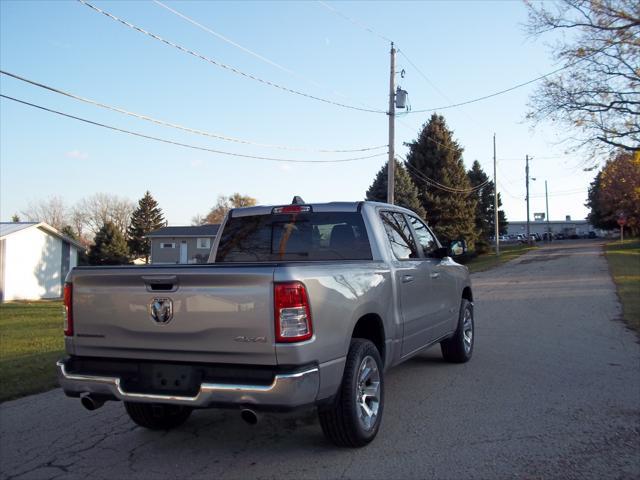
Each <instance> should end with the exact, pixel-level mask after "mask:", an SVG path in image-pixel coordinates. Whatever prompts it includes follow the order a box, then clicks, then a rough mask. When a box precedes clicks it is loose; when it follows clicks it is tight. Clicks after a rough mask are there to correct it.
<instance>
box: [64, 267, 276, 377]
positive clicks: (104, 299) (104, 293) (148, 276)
mask: <svg viewBox="0 0 640 480" xmlns="http://www.w3.org/2000/svg"><path fill="white" fill-rule="evenodd" d="M273 273H274V266H273V265H264V266H255V265H251V266H244V267H243V266H238V265H234V266H233V267H228V266H224V265H202V266H176V267H172V266H170V267H161V268H158V267H112V268H104V267H103V268H86V269H84V268H80V269H76V270H74V271H73V273H72V275H71V277H70V280H71V282H72V283H73V318H74V335H73V338H72V340H71V351H72V352H73V354H75V355H81V356H96V357H116V358H140V359H162V360H172V361H185V362H207V363H218V362H220V363H235V364H256V365H275V364H276V363H277V362H276V354H275V340H274V324H273V307H272V305H273ZM154 303H157V305H156V310H155V311H156V318H153V315H152V311H153V304H154ZM160 306H164V309H163V308H159V307H160ZM169 306H170V308H171V312H170V314H169V313H168V311H167V310H168V308H169ZM159 312H160V315H158V313H159ZM163 313H164V318H163V315H162V314H163ZM168 317H171V318H170V319H168V320H167V321H166V322H162V320H164V319H166V318H168Z"/></svg>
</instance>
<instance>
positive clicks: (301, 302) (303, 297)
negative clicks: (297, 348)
mask: <svg viewBox="0 0 640 480" xmlns="http://www.w3.org/2000/svg"><path fill="white" fill-rule="evenodd" d="M274 304H275V321H276V342H286V343H291V342H302V341H304V340H309V339H310V338H311V337H312V336H313V328H312V326H311V310H310V309H309V297H308V296H307V289H306V288H305V287H304V285H303V284H302V283H300V282H286V283H276V284H275V286H274Z"/></svg>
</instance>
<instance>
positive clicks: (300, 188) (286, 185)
mask: <svg viewBox="0 0 640 480" xmlns="http://www.w3.org/2000/svg"><path fill="white" fill-rule="evenodd" d="M163 2H164V4H165V5H167V6H169V7H171V8H174V9H175V10H177V11H179V12H180V13H182V14H183V15H186V16H188V17H189V18H191V19H192V20H194V21H196V22H198V23H200V24H201V25H203V26H205V27H207V28H208V29H209V30H211V31H214V32H216V33H217V34H219V35H222V36H224V37H225V38H228V39H230V40H231V41H233V42H235V43H236V44H237V45H240V46H241V47H243V49H242V48H239V47H238V46H234V45H231V44H230V43H227V42H225V41H223V40H222V39H221V38H219V37H218V36H216V35H214V34H212V33H210V32H206V31H204V30H202V29H200V28H198V27H196V26H195V25H194V24H192V23H190V22H188V21H186V20H185V19H183V18H180V17H178V16H177V15H175V14H173V13H172V12H170V11H168V10H167V9H165V8H163V7H162V6H161V5H159V4H157V3H154V2H153V1H136V2H130V1H124V0H122V1H110V2H107V1H102V0H95V1H91V3H92V4H94V5H95V6H97V7H98V8H101V9H103V10H105V11H108V12H109V13H111V14H113V15H115V16H117V17H120V18H122V19H123V20H126V21H128V22H130V23H132V24H135V25H136V26H139V27H140V28H143V29H145V30H147V31H149V32H152V33H154V34H157V35H159V36H161V37H163V38H165V39H166V40H169V41H171V42H173V43H175V44H178V45H180V46H182V47H184V48H186V49H189V50H191V51H194V52H196V53H198V54H201V55H202V56H205V57H207V58H209V59H212V60H215V61H216V62H221V63H224V64H226V65H229V66H232V67H234V68H235V69H237V70H239V71H242V72H244V73H247V74H250V75H252V76H254V77H256V78H259V79H262V80H265V81H268V82H272V83H275V84H278V85H281V86H283V87H286V88H288V89H292V90H296V91H299V92H303V93H305V94H307V95H311V96H316V97H320V98H323V99H328V100H330V101H333V102H337V103H343V104H347V105H350V106H356V107H359V108H365V109H373V110H380V111H385V110H386V109H387V106H388V88H389V50H390V45H389V42H388V39H391V40H393V41H394V42H395V44H396V46H397V47H398V48H399V49H400V50H401V51H402V53H403V54H404V55H402V54H399V55H398V56H397V65H396V71H397V72H398V73H397V75H396V81H397V83H398V84H399V85H401V86H402V88H403V89H405V90H407V91H408V93H409V101H410V104H411V106H412V110H420V109H430V108H437V107H441V106H445V105H449V104H452V103H458V102H462V101H465V100H469V99H473V98H476V97H480V96H483V95H486V94H490V93H493V92H496V91H499V90H503V89H506V88H509V87H511V86H513V85H516V84H519V83H521V82H525V81H527V80H530V79H532V78H535V77H537V76H539V75H542V74H545V73H547V72H550V71H552V70H554V69H556V68H557V67H558V65H557V64H556V63H554V60H553V58H552V56H551V53H550V50H549V45H548V41H549V40H550V39H534V38H531V37H529V36H528V35H527V34H526V32H525V28H524V23H525V22H526V15H527V13H526V7H525V6H524V4H523V3H522V2H519V1H512V2H511V1H500V2H483V1H472V2H462V1H458V2H331V3H328V4H327V5H328V6H329V7H330V8H328V7H327V6H326V5H324V4H323V3H321V2H315V1H305V2H271V1H259V2H250V1H242V2H223V1H219V2H204V1H195V2H186V1H183V2H175V1H168V0H167V1H164V0H163ZM332 9H334V10H337V11H338V12H340V13H342V14H343V15H346V16H348V17H349V18H350V19H351V20H352V21H349V20H347V19H345V18H343V17H341V16H340V15H339V14H337V13H336V12H335V11H332ZM246 50H250V51H251V52H253V53H254V54H255V55H254V54H250V53H248V52H247V51H246ZM405 55H406V56H405ZM258 56H260V57H262V58H258ZM407 57H408V58H409V59H410V62H409V61H407ZM411 63H413V64H415V65H416V66H417V67H418V68H419V70H420V72H422V74H424V76H425V77H426V79H425V78H424V77H423V75H421V73H420V72H419V71H418V70H416V69H415V68H414V67H413V66H412V65H411ZM274 64H277V66H275V65H274ZM0 66H1V68H2V70H5V71H8V72H11V73H14V74H17V75H20V76H23V77H26V78H28V79H30V80H34V81H36V82H39V83H43V84H46V85H49V86H52V87H55V88H58V89H61V90H65V91H68V92H71V93H73V94H75V95H79V96H82V97H87V98H90V99H93V100H96V101H99V102H101V103H104V104H108V105H111V106H117V107H119V108H121V109H125V110H127V111H131V112H135V113H139V114H143V115H147V116H150V117H154V118H157V119H161V120H163V121H166V122H170V123H174V124H179V125H182V126H185V127H189V128H192V129H198V130H202V131H207V132H215V133H216V134H219V135H223V136H227V137H234V138H238V139H242V140H246V141H249V142H252V143H254V144H255V143H257V144H262V145H254V144H244V143H236V142H227V141H223V140H219V139H215V138H211V137H207V136H202V135H195V134H192V133H189V132H186V131H182V130H177V129H174V128H170V127H166V126H162V125H156V124H153V123H150V122H147V121H144V120H141V119H138V118H133V117H131V116H127V115H123V114H121V113H117V112H113V111H108V110H105V109H101V108H99V107H96V106H93V105H88V104H85V103H81V102H78V101H77V100H74V99H71V98H67V97H64V96H61V95H59V94H56V93H53V92H49V91H46V90H43V89H41V88H38V87H35V86H32V85H29V84H26V83H23V82H21V81H18V80H16V79H13V78H9V77H7V76H5V75H2V76H0V92H1V93H2V94H3V95H7V96H11V97H14V98H18V99H20V100H24V101H27V102H30V103H33V104H37V105H40V106H44V107H46V108H50V109H54V110H58V111H61V112H64V113H66V114H70V115H74V116H78V117H82V118H86V119H89V120H91V121H94V122H99V123H103V124H107V125H110V126H114V127H117V128H120V129H126V130H131V131H135V132H138V133H141V134H144V135H149V136H154V137H158V138H163V139H166V140H170V141H173V142H179V143H184V144H189V145H193V146H198V147H204V148H208V149H213V150H218V151H224V152H231V153H236V154H241V155H253V156H262V157H271V158H279V159H290V160H312V161H317V160H335V159H347V158H353V157H362V156H369V155H376V154H379V155H378V156H376V157H373V158H368V159H361V160H355V161H350V162H339V163H326V162H325V163H293V162H283V161H266V160H259V159H249V158H243V157H237V156H229V155H223V154H219V153H212V152H209V151H202V150H196V149H190V148H184V147H181V146H177V145H171V144H167V143H161V142H157V141H153V140H149V139H145V138H139V137H135V136H131V135H128V134H125V133H121V132H117V131H113V130H108V129H105V128H101V127H97V126H94V125H89V124H86V123H82V122H79V121H77V120H74V119H70V118H65V117H61V116H59V115H55V114H52V113H49V112H45V111H41V110H38V109H34V108H32V107H29V106H25V105H22V104H17V103H15V102H12V101H10V100H7V99H1V100H0V190H1V192H0V219H1V220H2V221H9V220H10V218H11V216H12V215H13V214H14V213H18V214H19V215H20V212H21V211H24V210H25V209H27V208H28V205H29V204H30V202H37V201H39V200H43V199H47V198H49V197H51V196H59V197H62V198H63V199H64V201H65V202H66V203H67V204H68V205H73V204H74V203H75V202H77V201H78V200H80V199H82V198H83V197H86V196H89V195H92V194H94V193H97V192H106V193H111V194H115V195H119V196H123V197H127V198H129V199H131V200H137V199H139V198H140V197H142V195H143V194H144V192H145V191H146V190H150V191H151V193H152V195H153V196H154V197H155V198H156V199H157V200H158V202H159V204H160V206H161V207H162V209H163V211H164V213H165V217H166V219H167V220H168V222H169V224H170V225H188V224H190V223H191V219H192V218H193V217H194V216H196V215H198V214H200V215H203V214H206V213H207V211H208V210H209V209H210V208H211V207H212V206H213V205H214V203H215V201H216V198H217V197H218V196H219V195H230V194H232V193H234V192H240V193H242V194H245V195H250V196H252V197H255V198H256V199H258V202H259V203H260V204H283V203H288V202H290V201H291V198H293V196H294V195H300V196H301V197H302V198H303V199H304V200H305V201H307V202H309V203H312V202H327V201H338V200H361V199H363V198H364V196H365V193H366V190H367V188H368V187H369V185H370V184H371V183H372V182H373V179H374V177H375V175H376V173H377V172H378V170H379V169H380V168H381V167H382V166H383V165H384V164H385V163H386V161H387V157H386V155H385V152H386V151H387V150H386V149H385V148H382V149H378V150H368V151H363V152H345V153H323V152H318V151H314V150H344V149H360V148H368V147H377V146H382V145H386V144H387V143H388V131H387V128H388V118H387V115H385V114H384V113H372V112H365V111H360V110H355V109H351V108H343V107H340V106H337V105H334V104H330V103H326V102H320V101H317V100H314V99H311V98H308V97H305V96H302V95H297V94H293V93H290V92H288V91H285V90H283V89H279V88H274V87H272V86H270V85H267V84H265V83H263V82H259V81H256V80H253V79H251V78H248V77H247V76H243V75H238V74H236V73H233V72H232V71H230V70H228V69H224V68H220V67H219V66H216V65H214V64H212V63H210V62H208V61H205V60H202V59H201V58H196V57H194V56H192V55H189V54H187V53H184V52H183V51H180V50H178V49H176V48H174V47H172V46H168V45H166V44H165V43H162V42H160V41H158V40H156V39H153V38H150V37H149V36H147V35H144V34H142V33H140V32H138V31H134V30H132V29H130V28H128V27H127V26H125V25H122V24H121V23H117V22H115V21H114V20H112V19H110V18H108V17H106V16H105V15H102V14H100V13H97V12H95V11H94V10H92V9H90V8H89V7H87V6H85V5H83V4H82V3H80V2H77V1H73V0H69V1H12V0H1V1H0ZM279 67H282V68H279ZM402 70H404V77H402V76H401V74H400V72H401V71H402ZM534 89H535V84H533V85H530V86H526V87H523V88H520V89H517V90H514V91H512V92H509V93H506V94H504V95H500V96H497V97H494V98H491V99H488V100H485V101H481V102H477V103H474V104H471V105H466V106H463V107H459V108H452V109H444V110H438V113H440V114H442V115H444V117H445V119H446V122H447V124H448V126H449V128H450V129H451V130H452V131H453V132H454V138H455V139H456V140H457V141H458V142H459V144H460V145H461V146H462V147H463V148H464V162H465V165H466V166H467V168H469V167H470V166H471V164H472V162H473V161H474V160H478V161H479V162H480V164H481V165H482V167H483V169H484V170H485V172H487V174H489V175H490V176H492V175H493V143H492V142H493V140H492V139H493V135H494V133H495V135H496V144H497V158H498V164H497V175H498V190H499V192H500V193H501V195H502V200H503V208H504V209H505V211H506V215H507V219H509V220H524V219H526V203H525V155H529V156H530V157H532V158H533V160H532V161H531V165H530V171H531V177H533V178H535V180H532V181H531V185H530V189H531V219H532V220H533V213H534V212H544V211H545V198H544V193H545V185H544V183H545V180H546V181H547V182H548V192H549V216H550V218H551V219H552V220H559V219H564V218H565V215H571V217H572V218H574V219H579V218H584V217H585V216H586V214H587V209H586V208H585V206H584V202H585V198H586V192H587V188H588V185H589V182H590V181H591V180H592V179H593V176H594V174H595V172H584V171H583V168H584V166H585V165H584V164H583V159H582V157H580V156H579V155H576V154H566V153H565V150H566V145H565V144H561V143H560V141H561V140H562V138H563V137H562V135H563V134H565V133H566V132H564V131H562V129H560V127H558V126H556V125H552V124H549V125H539V126H535V127H534V126H532V125H531V124H530V123H528V122H527V121H526V120H525V115H526V112H527V103H528V99H529V95H530V94H531V93H532V92H533V91H534ZM429 116H430V113H400V114H399V115H398V116H397V121H396V138H395V148H396V152H397V153H399V154H406V152H407V148H406V147H405V146H404V143H405V142H410V141H412V140H414V139H416V138H417V135H418V133H419V131H420V129H421V127H422V125H423V124H424V123H425V122H426V121H427V120H428V118H429ZM274 144H275V145H280V146H286V147H288V148H289V149H276V148H271V147H267V146H264V145H274ZM292 147H293V148H300V149H303V150H292V149H291V148H292Z"/></svg>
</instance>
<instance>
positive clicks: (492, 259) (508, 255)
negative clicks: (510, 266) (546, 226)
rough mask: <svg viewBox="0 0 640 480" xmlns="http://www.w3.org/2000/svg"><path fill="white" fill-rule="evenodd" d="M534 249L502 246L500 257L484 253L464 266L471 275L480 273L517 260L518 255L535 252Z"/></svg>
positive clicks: (523, 246)
mask: <svg viewBox="0 0 640 480" xmlns="http://www.w3.org/2000/svg"><path fill="white" fill-rule="evenodd" d="M535 248H536V247H530V246H528V245H522V244H518V245H504V246H501V247H500V256H497V255H496V254H495V253H493V252H491V253H485V254H482V255H478V256H477V257H475V258H473V259H471V260H470V261H469V262H467V263H466V265H467V267H469V271H470V272H471V273H474V272H482V271H484V270H489V269H491V268H494V267H497V266H498V265H502V264H503V263H506V262H508V261H509V260H513V259H514V258H518V257H519V256H520V255H523V254H525V253H527V252H530V251H531V250H535Z"/></svg>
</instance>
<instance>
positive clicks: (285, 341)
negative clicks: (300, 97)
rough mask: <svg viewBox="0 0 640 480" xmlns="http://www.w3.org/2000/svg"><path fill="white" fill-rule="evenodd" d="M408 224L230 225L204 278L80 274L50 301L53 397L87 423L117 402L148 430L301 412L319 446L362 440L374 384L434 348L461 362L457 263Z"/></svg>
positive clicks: (357, 208) (193, 274)
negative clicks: (55, 345)
mask: <svg viewBox="0 0 640 480" xmlns="http://www.w3.org/2000/svg"><path fill="white" fill-rule="evenodd" d="M454 247H457V248H454V249H453V251H452V250H451V249H450V248H444V247H442V246H441V245H440V243H439V242H438V240H437V238H436V237H435V235H434V234H433V232H432V231H431V230H430V229H429V227H428V226H427V225H426V224H425V222H423V221H422V220H421V219H420V218H419V217H418V216H417V215H416V214H415V213H413V212H411V211H409V210H406V209H404V208H400V207H397V206H394V205H389V204H384V203H374V202H352V203H325V204H300V203H294V204H291V205H284V206H275V207H264V206H259V207H249V208H239V209H234V210H231V211H230V212H229V214H228V215H227V218H226V219H225V221H224V223H223V225H222V226H221V229H220V233H219V235H218V236H217V238H216V241H215V243H214V245H213V247H212V251H211V255H210V258H209V263H208V264H205V265H150V266H144V267H141V266H121V267H79V268H74V269H73V270H72V271H71V272H70V273H69V275H68V278H67V283H66V286H65V290H64V299H65V310H66V321H65V332H64V333H65V346H66V353H67V356H66V357H65V358H64V359H62V360H60V361H59V362H58V363H57V366H58V374H59V380H60V384H61V386H62V388H63V389H64V392H65V393H66V394H67V395H68V396H71V397H79V398H80V399H81V402H82V404H83V405H84V406H85V407H86V408H88V409H89V410H93V409H96V408H99V407H100V406H102V404H103V403H104V402H105V401H107V400H122V401H124V406H125V409H126V411H127V413H128V414H129V416H130V417H131V419H132V420H133V421H134V422H136V423H137V424H138V425H141V426H143V427H147V428H151V429H168V428H171V427H176V426H178V425H180V424H182V423H183V422H184V421H185V420H186V419H187V418H188V417H189V415H190V414H191V412H192V410H193V409H198V408H210V407H221V408H237V409H239V410H240V411H241V415H242V418H243V419H245V420H246V421H247V422H249V423H256V422H257V421H258V412H260V411H265V410H267V411H286V410H291V409H295V408H299V407H306V406H315V407H316V408H317V410H318V414H319V418H320V424H321V426H322V430H323V432H324V433H325V435H326V436H327V437H328V438H329V439H330V440H331V441H333V442H334V443H336V444H337V445H341V446H351V447H359V446H363V445H366V444H367V443H369V442H370V441H371V440H372V439H373V438H374V437H375V436H376V434H377V432H378V429H379V427H380V422H381V419H382V412H383V408H384V372H385V371H386V370H387V369H388V368H390V367H392V366H394V365H397V364H399V363H400V362H403V361H404V360H407V359H408V358H410V357H411V356H413V355H415V354H417V353H419V352H420V351H422V350H424V349H425V348H427V347H429V346H432V345H435V344H436V343H439V344H440V347H441V350H442V354H443V356H444V358H445V359H446V360H448V361H451V362H466V361H468V360H469V359H470V358H471V355H472V352H473V339H474V335H473V332H474V326H473V303H472V302H473V295H472V292H471V284H470V280H469V274H468V270H467V268H466V267H464V266H462V265H459V264H457V263H456V262H454V261H453V259H452V258H451V257H452V256H453V252H454V251H455V252H456V253H460V248H459V247H460V245H454Z"/></svg>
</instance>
